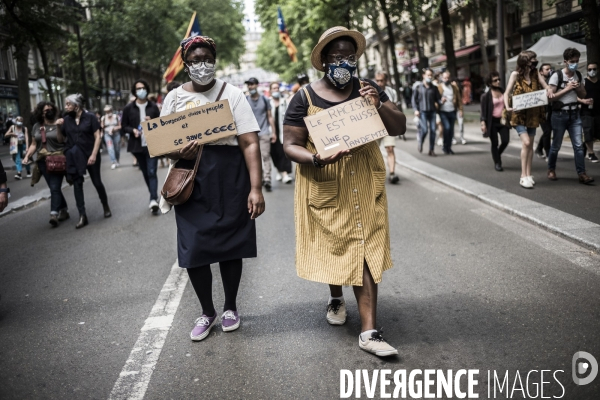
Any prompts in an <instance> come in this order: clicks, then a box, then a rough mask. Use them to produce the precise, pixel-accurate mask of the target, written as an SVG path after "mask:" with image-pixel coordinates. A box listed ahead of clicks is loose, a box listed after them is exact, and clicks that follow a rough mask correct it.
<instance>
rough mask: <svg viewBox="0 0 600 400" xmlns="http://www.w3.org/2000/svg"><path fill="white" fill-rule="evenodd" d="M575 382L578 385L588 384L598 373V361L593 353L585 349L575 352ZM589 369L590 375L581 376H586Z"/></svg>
mask: <svg viewBox="0 0 600 400" xmlns="http://www.w3.org/2000/svg"><path fill="white" fill-rule="evenodd" d="M572 371H573V382H575V383H576V384H577V385H579V386H582V385H587V384H589V383H591V382H592V381H593V380H594V379H595V378H596V375H598V361H596V359H595V358H594V356H593V355H591V354H590V353H587V352H585V351H578V352H577V353H575V354H573V365H572ZM588 371H589V375H588V376H587V377H585V378H580V376H584V375H585V374H587V373H588Z"/></svg>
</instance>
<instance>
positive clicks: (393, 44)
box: [379, 0, 400, 93]
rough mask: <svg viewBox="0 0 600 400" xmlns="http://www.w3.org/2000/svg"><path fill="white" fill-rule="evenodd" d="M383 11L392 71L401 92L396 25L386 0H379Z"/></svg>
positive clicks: (397, 87)
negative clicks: (395, 34) (393, 22)
mask: <svg viewBox="0 0 600 400" xmlns="http://www.w3.org/2000/svg"><path fill="white" fill-rule="evenodd" d="M379 5H380V7H381V12H382V13H383V16H384V17H385V23H386V24H387V32H388V41H389V43H390V45H389V47H390V48H391V50H392V71H393V73H394V83H395V85H394V86H395V89H396V91H398V93H400V74H399V73H398V60H397V59H396V38H395V37H394V26H393V25H392V19H391V18H390V12H389V10H388V7H387V4H386V0H379Z"/></svg>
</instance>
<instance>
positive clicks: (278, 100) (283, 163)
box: [269, 82, 292, 183]
mask: <svg viewBox="0 0 600 400" xmlns="http://www.w3.org/2000/svg"><path fill="white" fill-rule="evenodd" d="M269 91H270V92H271V115H273V119H274V125H275V137H276V139H275V142H272V143H271V158H272V159H273V164H275V168H277V177H276V179H277V180H278V181H282V182H283V183H292V177H291V176H290V175H291V174H292V162H291V161H290V159H289V158H287V156H286V155H285V153H284V152H283V119H284V117H285V111H286V110H287V106H288V102H287V99H284V98H282V97H281V92H280V91H279V82H272V83H271V86H270V88H269Z"/></svg>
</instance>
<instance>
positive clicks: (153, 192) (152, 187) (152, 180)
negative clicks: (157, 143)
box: [133, 147, 158, 201]
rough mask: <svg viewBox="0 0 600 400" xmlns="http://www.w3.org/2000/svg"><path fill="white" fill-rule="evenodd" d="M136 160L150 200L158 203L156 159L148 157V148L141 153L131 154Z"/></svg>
mask: <svg viewBox="0 0 600 400" xmlns="http://www.w3.org/2000/svg"><path fill="white" fill-rule="evenodd" d="M133 155H134V156H135V158H136V159H137V160H138V164H139V166H140V169H141V170H142V175H144V180H145V181H146V186H148V191H149V192H150V200H156V201H158V178H157V177H156V169H157V168H158V157H154V158H153V157H150V153H149V152H148V148H147V147H144V152H143V153H133Z"/></svg>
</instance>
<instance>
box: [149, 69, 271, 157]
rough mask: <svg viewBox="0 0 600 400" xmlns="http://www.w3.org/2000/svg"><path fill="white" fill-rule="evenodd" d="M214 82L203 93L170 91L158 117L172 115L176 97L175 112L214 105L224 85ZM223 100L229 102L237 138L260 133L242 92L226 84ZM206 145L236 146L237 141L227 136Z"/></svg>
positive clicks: (181, 90) (181, 88) (234, 137)
mask: <svg viewBox="0 0 600 400" xmlns="http://www.w3.org/2000/svg"><path fill="white" fill-rule="evenodd" d="M216 81H217V82H216V83H215V85H214V86H213V87H212V89H210V90H208V91H206V92H203V93H192V92H188V91H187V90H185V89H184V88H183V85H181V86H179V87H178V88H177V89H174V90H172V91H171V92H170V93H169V94H168V95H167V97H165V101H164V103H163V107H162V111H161V112H160V116H161V117H164V116H165V115H169V114H172V113H173V104H174V102H175V97H177V108H176V111H177V112H179V111H185V110H189V109H192V108H194V107H199V106H203V105H205V104H210V103H214V102H215V101H216V100H217V96H218V95H219V92H220V91H221V87H222V86H223V84H224V82H223V81H222V80H220V79H216ZM225 99H227V100H229V107H230V108H231V113H232V114H233V120H234V121H235V126H236V128H237V136H239V135H243V134H244V133H249V132H258V131H260V127H259V126H258V122H257V121H256V117H254V113H253V112H252V108H251V107H250V104H248V100H246V96H245V95H244V92H242V91H241V90H240V89H239V88H237V87H235V86H234V85H230V84H228V85H227V86H225V90H224V91H223V94H222V95H221V100H225ZM207 144H208V145H227V146H237V145H238V141H237V137H236V136H229V137H226V138H223V139H219V140H217V141H214V142H210V143H207Z"/></svg>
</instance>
